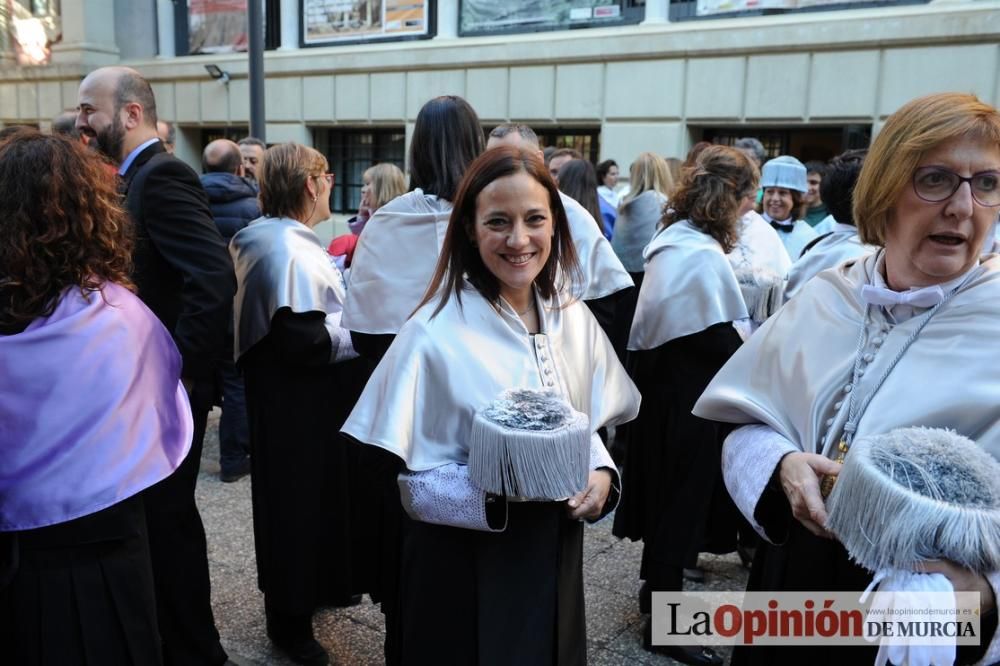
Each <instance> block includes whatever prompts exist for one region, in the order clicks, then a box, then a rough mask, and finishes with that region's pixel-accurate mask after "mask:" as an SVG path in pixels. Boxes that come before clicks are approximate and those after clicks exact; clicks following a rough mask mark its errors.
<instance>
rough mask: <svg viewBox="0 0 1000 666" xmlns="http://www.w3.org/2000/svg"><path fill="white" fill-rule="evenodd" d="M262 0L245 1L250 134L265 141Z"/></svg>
mask: <svg viewBox="0 0 1000 666" xmlns="http://www.w3.org/2000/svg"><path fill="white" fill-rule="evenodd" d="M263 4H264V0H250V1H249V2H248V3H247V29H248V30H249V31H250V45H249V51H248V55H249V56H250V136H255V137H257V138H258V139H260V140H261V141H264V142H266V141H267V137H266V136H265V129H264V14H263V12H262V11H261V5H263Z"/></svg>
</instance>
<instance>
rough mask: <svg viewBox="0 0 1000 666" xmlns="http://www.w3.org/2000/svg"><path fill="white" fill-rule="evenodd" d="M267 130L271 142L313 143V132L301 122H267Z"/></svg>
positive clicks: (309, 144)
mask: <svg viewBox="0 0 1000 666" xmlns="http://www.w3.org/2000/svg"><path fill="white" fill-rule="evenodd" d="M265 131H266V132H267V142H268V143H269V144H271V143H284V142H286V141H295V142H298V143H301V144H303V145H306V146H311V145H312V144H313V139H312V132H311V131H309V128H308V127H306V126H305V125H302V124H301V123H267V125H266V126H265Z"/></svg>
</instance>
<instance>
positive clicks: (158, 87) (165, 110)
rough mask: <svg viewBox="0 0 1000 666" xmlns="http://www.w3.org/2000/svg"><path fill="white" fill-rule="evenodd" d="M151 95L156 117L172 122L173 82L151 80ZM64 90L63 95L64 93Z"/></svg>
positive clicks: (173, 115)
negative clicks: (154, 100)
mask: <svg viewBox="0 0 1000 666" xmlns="http://www.w3.org/2000/svg"><path fill="white" fill-rule="evenodd" d="M150 85H151V86H152V87H153V97H154V98H155V99H156V117H157V118H160V119H162V120H169V121H171V122H173V121H174V120H175V119H176V118H177V112H176V110H175V109H174V84H173V83H169V82H156V83H153V82H151V83H150ZM65 94H66V93H65V91H64V92H63V95H65Z"/></svg>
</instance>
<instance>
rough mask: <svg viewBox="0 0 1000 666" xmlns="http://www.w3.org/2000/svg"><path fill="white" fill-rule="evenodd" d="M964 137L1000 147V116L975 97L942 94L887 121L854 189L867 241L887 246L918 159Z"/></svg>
mask: <svg viewBox="0 0 1000 666" xmlns="http://www.w3.org/2000/svg"><path fill="white" fill-rule="evenodd" d="M961 137H971V138H975V139H977V140H979V141H981V142H983V143H984V144H987V145H990V146H994V147H996V146H998V145H1000V113H997V110H996V109H995V108H994V107H992V106H990V105H989V104H986V103H985V102H981V101H980V100H979V98H977V97H976V96H975V95H968V94H964V93H939V94H936V95H926V96H924V97H918V98H917V99H914V100H911V101H909V102H907V103H906V104H904V105H903V106H902V107H901V108H900V109H899V110H898V111H896V113H894V114H892V115H891V116H889V119H888V120H887V121H886V123H885V126H884V127H883V128H882V131H881V132H879V134H878V136H877V137H875V141H874V142H873V143H872V146H871V148H870V149H869V151H868V157H867V158H865V163H864V166H862V167H861V174H860V175H859V176H858V182H857V185H855V186H854V223H855V224H856V225H857V227H858V235H859V236H860V237H861V240H862V241H863V242H865V243H867V244H869V245H879V246H881V245H885V234H886V229H887V228H888V226H889V219H890V217H891V216H892V211H893V209H894V208H895V206H896V202H897V201H898V200H899V197H900V195H901V194H902V192H903V189H904V188H905V187H907V185H909V183H910V179H911V178H912V177H913V172H914V171H915V170H916V168H917V165H918V164H919V163H920V160H921V159H922V158H923V156H924V155H925V154H926V153H927V152H928V151H930V150H933V149H934V148H936V147H937V146H939V145H940V144H942V143H944V142H946V141H950V140H952V139H958V138H961Z"/></svg>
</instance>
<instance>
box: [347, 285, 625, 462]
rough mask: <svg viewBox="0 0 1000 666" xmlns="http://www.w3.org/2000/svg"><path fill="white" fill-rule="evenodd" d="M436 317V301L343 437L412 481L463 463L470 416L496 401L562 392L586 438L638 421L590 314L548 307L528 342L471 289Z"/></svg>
mask: <svg viewBox="0 0 1000 666" xmlns="http://www.w3.org/2000/svg"><path fill="white" fill-rule="evenodd" d="M466 286H467V288H466V289H465V290H464V291H463V292H462V302H461V306H459V304H458V303H457V301H456V299H455V296H454V294H452V296H451V298H450V299H449V300H448V303H447V305H445V306H444V309H442V310H441V312H439V313H438V314H437V315H436V316H434V317H432V316H431V313H432V312H433V311H434V309H435V308H436V307H437V305H438V300H437V299H435V300H433V301H431V302H430V303H428V304H427V305H425V306H424V307H422V308H421V309H420V310H419V311H418V312H417V313H416V314H414V316H413V317H412V318H411V319H410V320H409V321H407V322H406V324H405V325H404V326H403V328H402V329H401V330H400V332H399V335H398V336H397V337H396V339H395V340H394V341H393V343H392V345H391V346H390V347H389V351H388V352H387V353H386V355H385V357H383V359H382V361H381V362H380V363H379V365H378V367H377V368H376V369H375V372H374V374H373V375H372V377H371V379H370V380H369V381H368V385H367V386H366V387H365V390H364V392H363V393H362V394H361V398H360V400H358V403H357V405H355V407H354V411H352V412H351V415H350V417H348V419H347V422H346V423H345V424H344V427H343V429H342V430H343V432H344V433H346V434H348V435H350V436H351V437H353V438H354V439H357V440H358V441H361V442H364V443H367V444H372V445H375V446H379V447H381V448H383V449H385V450H386V451H389V452H390V453H393V454H395V455H397V456H399V457H400V458H402V459H403V461H405V463H406V466H407V468H408V469H410V470H411V471H415V472H416V471H423V470H428V469H434V468H436V467H440V466H442V465H446V464H449V463H460V464H466V463H467V462H468V441H469V434H470V433H471V431H472V421H473V417H474V416H475V414H476V412H477V411H479V410H481V409H482V408H484V407H485V406H487V405H489V404H490V403H491V402H492V401H493V400H494V399H495V398H496V397H497V396H498V395H499V394H500V392H501V391H503V390H506V389H513V388H532V389H551V390H556V391H558V392H559V393H560V394H561V395H562V396H563V397H565V398H566V399H567V401H568V402H569V403H570V404H571V405H572V406H573V407H574V408H575V409H576V410H578V411H580V412H582V413H584V414H587V415H588V416H589V417H590V428H591V432H592V433H594V432H596V431H597V429H598V428H600V427H602V426H607V425H616V424H619V423H624V422H626V421H630V420H632V419H634V418H635V416H636V414H637V413H638V411H639V399H640V398H639V392H638V391H637V390H636V388H635V385H634V384H633V383H632V380H631V379H629V377H628V375H627V374H626V372H625V369H624V368H623V367H622V366H621V364H620V363H619V362H618V358H617V356H616V355H615V351H614V349H613V348H612V347H611V343H610V342H608V339H607V337H606V336H605V335H604V333H603V332H601V329H600V327H599V326H598V325H597V321H596V320H595V319H594V317H593V315H591V313H590V311H589V310H588V309H587V307H586V306H585V305H584V304H583V303H580V302H579V301H575V302H572V303H569V304H568V305H565V306H564V307H563V308H562V309H560V307H559V305H560V299H559V298H556V299H553V300H552V301H548V302H544V301H542V300H541V297H540V296H539V297H538V301H539V303H540V304H543V307H542V310H543V312H542V316H541V317H540V322H539V323H540V325H541V331H542V332H541V333H539V334H537V335H534V336H531V335H529V334H528V330H527V329H526V328H525V327H524V324H523V323H522V322H521V320H520V318H519V317H518V316H517V314H516V313H515V312H514V311H513V309H511V307H510V306H509V305H507V304H506V303H503V302H502V301H501V307H500V309H499V311H498V309H497V308H495V307H494V306H493V305H491V304H490V303H489V302H487V301H486V299H484V298H483V297H482V296H481V295H480V294H479V292H478V291H476V290H475V289H473V288H472V287H471V286H470V285H468V283H467V284H466Z"/></svg>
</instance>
